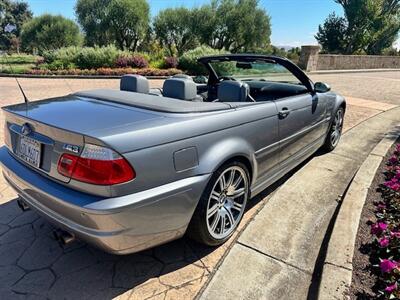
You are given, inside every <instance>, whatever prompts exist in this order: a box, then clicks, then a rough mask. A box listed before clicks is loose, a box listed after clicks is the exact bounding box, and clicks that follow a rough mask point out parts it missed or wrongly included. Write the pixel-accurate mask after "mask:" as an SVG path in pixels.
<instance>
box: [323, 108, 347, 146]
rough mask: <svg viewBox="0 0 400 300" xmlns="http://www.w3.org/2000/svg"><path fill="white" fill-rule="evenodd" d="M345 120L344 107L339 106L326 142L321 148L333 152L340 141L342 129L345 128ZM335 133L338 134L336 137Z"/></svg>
mask: <svg viewBox="0 0 400 300" xmlns="http://www.w3.org/2000/svg"><path fill="white" fill-rule="evenodd" d="M338 115H340V117H339V119H340V121H339V124H338ZM343 120H344V108H343V107H339V108H338V109H337V110H336V111H335V114H334V116H333V120H332V122H331V125H330V127H329V131H328V134H327V135H326V139H325V142H324V144H323V146H322V147H321V149H322V150H323V151H325V152H331V151H332V150H333V149H335V148H336V146H337V145H338V143H339V140H340V137H341V136H342V129H343ZM334 135H337V137H336V138H335V137H334Z"/></svg>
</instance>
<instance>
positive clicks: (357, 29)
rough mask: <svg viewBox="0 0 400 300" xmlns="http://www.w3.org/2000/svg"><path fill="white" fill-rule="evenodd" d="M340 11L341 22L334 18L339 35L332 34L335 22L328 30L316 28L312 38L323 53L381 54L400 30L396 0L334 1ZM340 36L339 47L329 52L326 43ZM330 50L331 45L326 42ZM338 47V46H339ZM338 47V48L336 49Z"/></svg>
mask: <svg viewBox="0 0 400 300" xmlns="http://www.w3.org/2000/svg"><path fill="white" fill-rule="evenodd" d="M335 1H336V2H337V3H339V4H340V5H341V6H342V7H343V11H344V18H342V19H340V18H337V19H336V21H337V23H336V25H337V24H338V23H340V24H341V27H340V31H337V32H336V33H333V32H334V28H333V27H334V26H335V22H332V21H335V20H332V18H331V20H330V21H331V22H330V23H329V22H328V21H329V19H330V17H331V15H330V17H328V19H327V20H326V21H325V24H324V25H326V24H327V22H328V24H330V25H331V26H330V30H329V31H328V30H326V28H325V27H324V26H320V28H319V31H318V33H317V35H316V38H317V40H318V41H324V42H325V48H324V44H322V43H321V45H322V47H323V50H324V51H328V52H331V51H333V52H339V53H344V54H354V53H367V54H381V53H382V52H383V51H384V49H386V48H390V47H391V46H392V45H393V43H394V42H395V40H396V38H397V35H398V33H399V30H400V1H399V0H335ZM340 34H342V36H343V38H341V39H340V40H341V43H338V44H337V45H338V47H336V49H332V48H331V49H329V47H326V46H327V42H328V41H329V40H330V39H331V38H333V39H334V40H335V38H338V36H339V35H340ZM329 43H330V46H331V47H332V46H334V45H335V42H334V41H333V42H329ZM340 44H341V46H340ZM339 46H340V47H339Z"/></svg>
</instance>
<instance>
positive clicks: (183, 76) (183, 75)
mask: <svg viewBox="0 0 400 300" xmlns="http://www.w3.org/2000/svg"><path fill="white" fill-rule="evenodd" d="M172 78H181V79H188V80H192V81H193V78H192V76H189V75H187V74H175V75H174V76H172Z"/></svg>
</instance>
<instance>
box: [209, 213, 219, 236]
mask: <svg viewBox="0 0 400 300" xmlns="http://www.w3.org/2000/svg"><path fill="white" fill-rule="evenodd" d="M220 219H221V215H220V214H219V212H218V214H217V215H216V216H215V219H214V221H213V222H212V224H211V230H212V231H213V232H215V229H216V228H217V225H218V223H219V220H220Z"/></svg>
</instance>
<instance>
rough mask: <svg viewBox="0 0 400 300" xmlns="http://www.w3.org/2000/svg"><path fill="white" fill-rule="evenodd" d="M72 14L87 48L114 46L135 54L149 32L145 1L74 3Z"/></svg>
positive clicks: (97, 0) (83, 0) (147, 8)
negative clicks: (79, 26) (74, 14)
mask: <svg viewBox="0 0 400 300" xmlns="http://www.w3.org/2000/svg"><path fill="white" fill-rule="evenodd" d="M75 13H76V16H77V18H78V22H79V24H80V25H81V26H82V28H83V31H84V32H85V34H86V38H85V41H86V44H87V45H91V46H93V45H107V44H116V46H118V47H119V48H120V49H121V50H124V49H128V50H132V51H135V50H136V49H137V47H138V46H139V45H140V44H141V43H142V42H143V40H144V39H145V37H146V34H147V33H148V31H149V20H150V16H149V14H150V8H149V5H148V3H147V1H146V0H78V2H77V4H76V6H75Z"/></svg>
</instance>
